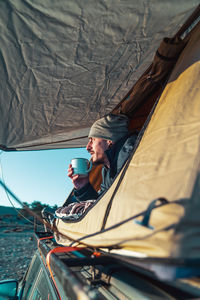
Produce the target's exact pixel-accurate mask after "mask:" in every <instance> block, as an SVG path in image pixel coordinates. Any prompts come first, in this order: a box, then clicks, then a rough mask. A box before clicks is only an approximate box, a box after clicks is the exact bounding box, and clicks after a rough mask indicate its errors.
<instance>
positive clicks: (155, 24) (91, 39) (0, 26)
mask: <svg viewBox="0 0 200 300" xmlns="http://www.w3.org/2000/svg"><path fill="white" fill-rule="evenodd" d="M197 4H198V1H197V0H191V1H187V0H181V5H177V3H175V2H174V1H172V0H167V1H164V2H163V1H161V0H156V1H146V2H144V3H143V2H138V1H135V0H127V1H125V2H123V3H122V2H121V1H117V2H113V1H112V0H106V1H104V4H103V3H102V1H100V0H95V1H91V0H90V1H89V2H88V1H87V3H86V2H83V1H81V0H73V1H72V0H69V1H64V0H59V1H58V2H56V3H54V2H52V1H50V0H46V1H45V3H41V1H39V0H35V1H31V0H26V1H22V0H7V1H1V2H0V16H1V18H0V19H1V21H0V30H1V39H0V46H1V47H0V48H1V52H0V68H1V74H0V85H1V86H0V89H1V102H0V110H1V126H0V145H2V147H1V148H2V149H4V150H14V149H16V150H26V149H27V150H33V149H35V150H37V149H51V148H66V147H69V148H71V147H83V146H85V145H86V139H85V138H82V137H83V136H87V134H88V132H89V128H90V126H91V125H92V123H93V122H94V121H95V120H97V119H99V118H100V117H102V116H104V115H105V114H107V113H109V112H111V111H112V110H113V109H114V107H115V106H116V105H117V104H118V103H119V101H120V100H121V99H122V98H123V97H124V95H125V94H126V93H127V91H128V90H129V89H130V88H131V87H132V86H133V84H134V83H135V82H136V81H137V79H138V78H139V77H140V76H141V74H142V73H143V72H144V70H145V69H146V68H147V67H148V65H150V63H151V61H152V57H153V54H154V53H155V50H156V49H157V48H158V46H159V44H160V41H161V40H162V38H163V36H173V35H174V34H175V33H176V31H177V30H178V29H179V27H180V24H182V23H183V22H184V21H185V20H186V19H187V17H188V16H189V15H190V13H191V12H192V11H193V10H194V8H195V7H196V5H197ZM82 129H84V131H85V132H84V134H83V133H82ZM73 135H74V137H75V138H76V139H74V140H73V141H72V138H73Z"/></svg>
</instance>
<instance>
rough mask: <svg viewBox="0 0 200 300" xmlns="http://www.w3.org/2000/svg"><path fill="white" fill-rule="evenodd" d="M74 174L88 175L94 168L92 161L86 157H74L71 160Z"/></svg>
mask: <svg viewBox="0 0 200 300" xmlns="http://www.w3.org/2000/svg"><path fill="white" fill-rule="evenodd" d="M71 165H72V168H73V174H74V175H75V174H78V175H82V176H86V175H87V174H88V173H89V172H90V170H91V169H92V163H91V162H89V160H87V159H86V158H73V159H72V161H71Z"/></svg>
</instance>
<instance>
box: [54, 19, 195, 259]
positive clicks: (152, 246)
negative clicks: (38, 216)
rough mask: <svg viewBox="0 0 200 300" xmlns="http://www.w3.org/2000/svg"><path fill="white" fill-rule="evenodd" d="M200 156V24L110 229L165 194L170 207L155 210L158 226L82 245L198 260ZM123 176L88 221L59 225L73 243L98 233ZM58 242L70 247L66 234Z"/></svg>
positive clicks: (131, 225) (124, 230)
mask: <svg viewBox="0 0 200 300" xmlns="http://www.w3.org/2000/svg"><path fill="white" fill-rule="evenodd" d="M199 153H200V24H199V26H198V27H197V28H196V30H195V32H194V34H193V35H192V37H191V39H190V41H189V43H188V45H187V46H186V48H185V49H184V50H183V52H182V54H181V56H180V58H179V60H178V62H177V64H176V66H175V68H174V70H173V72H172V74H171V76H170V78H169V81H168V84H167V86H166V88H165V90H164V92H163V94H162V96H161V98H160V100H159V103H158V105H157V107H156V109H155V111H154V113H153V115H152V117H151V121H150V123H149V125H148V127H147V129H146V131H145V133H144V136H143V138H142V140H141V142H140V144H139V147H138V148H137V150H136V152H135V154H134V156H133V158H132V160H131V162H130V165H129V167H128V169H127V171H126V174H125V176H124V178H123V180H122V183H121V185H120V188H119V189H118V191H117V193H116V195H115V198H114V200H113V203H112V206H111V210H110V213H109V216H108V219H107V222H106V228H109V226H112V225H114V224H116V223H118V222H120V221H122V220H125V219H126V218H129V217H131V216H133V215H135V214H137V213H140V212H141V211H144V210H145V209H146V208H147V206H148V205H149V204H150V202H151V201H152V200H154V199H156V198H158V197H165V198H167V199H168V200H169V201H170V204H167V205H164V206H162V207H159V208H156V209H154V210H153V212H152V215H151V218H150V225H151V226H153V227H154V229H151V228H147V227H144V226H141V225H139V224H137V223H136V222H135V221H134V220H131V221H129V222H128V223H125V224H124V225H122V226H119V227H117V228H115V229H113V230H110V231H107V232H104V233H102V234H98V235H96V236H93V237H88V238H86V239H84V240H83V241H84V242H85V243H88V244H89V245H92V246H105V247H107V246H111V245H117V244H118V245H120V246H121V247H123V248H124V249H127V250H132V251H136V252H140V253H141V254H143V255H147V256H156V257H171V258H199V249H200V239H199V236H200V218H199V213H200V201H199V196H200V180H199V178H200V176H199V174H200V156H199ZM119 178H120V175H119V176H118V178H117V180H116V181H115V182H114V184H113V186H112V187H111V188H110V189H109V191H108V192H107V193H106V195H105V196H104V197H103V198H102V199H101V200H100V201H99V202H98V203H97V204H96V205H95V207H94V208H93V209H92V210H90V211H89V212H88V214H87V215H86V216H85V217H84V219H83V220H82V221H80V222H77V223H67V224H66V223H64V222H62V221H60V220H59V221H57V223H56V224H57V228H58V229H59V230H60V231H61V232H63V233H66V234H67V235H68V236H70V237H72V238H74V239H77V238H80V237H83V236H85V235H87V234H91V233H94V232H96V231H99V230H100V229H101V226H102V222H103V219H104V214H105V210H106V207H107V205H108V203H109V201H110V198H111V196H112V194H113V191H114V189H115V187H116V185H117V181H118V180H119ZM174 201H176V203H175V202H174ZM97 216H98V217H97ZM138 220H141V217H140V218H138ZM57 241H58V242H59V243H63V244H65V245H67V244H69V242H68V241H67V239H64V238H63V237H61V236H57Z"/></svg>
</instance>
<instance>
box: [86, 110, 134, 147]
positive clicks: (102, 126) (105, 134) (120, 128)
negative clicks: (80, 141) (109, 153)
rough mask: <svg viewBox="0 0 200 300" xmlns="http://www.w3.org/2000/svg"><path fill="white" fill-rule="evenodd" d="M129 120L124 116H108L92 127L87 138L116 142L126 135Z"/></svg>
mask: <svg viewBox="0 0 200 300" xmlns="http://www.w3.org/2000/svg"><path fill="white" fill-rule="evenodd" d="M128 123H129V119H128V118H127V117H126V116H124V115H113V114H109V115H107V116H105V117H103V118H101V119H99V120H97V121H96V122H94V124H93V125H92V127H91V129H90V132H89V135H88V137H89V138H90V137H94V138H95V137H96V138H103V139H105V140H111V141H113V142H116V141H117V140H119V139H121V138H122V137H124V136H126V135H128V134H129V133H130V132H129V130H128Z"/></svg>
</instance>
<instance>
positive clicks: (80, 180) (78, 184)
mask: <svg viewBox="0 0 200 300" xmlns="http://www.w3.org/2000/svg"><path fill="white" fill-rule="evenodd" d="M73 173H74V172H73V168H72V165H71V164H70V165H69V169H68V174H67V175H68V177H69V178H71V180H72V183H73V185H74V187H75V189H76V190H80V189H81V188H82V187H84V186H85V185H86V184H87V183H88V182H89V175H87V176H84V177H83V176H81V175H78V174H75V175H73Z"/></svg>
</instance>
